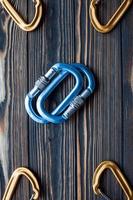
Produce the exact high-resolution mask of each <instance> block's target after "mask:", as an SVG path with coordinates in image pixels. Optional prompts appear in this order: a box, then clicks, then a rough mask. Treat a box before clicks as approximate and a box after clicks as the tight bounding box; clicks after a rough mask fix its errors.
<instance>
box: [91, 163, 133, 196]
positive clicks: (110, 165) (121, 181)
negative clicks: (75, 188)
mask: <svg viewBox="0 0 133 200" xmlns="http://www.w3.org/2000/svg"><path fill="white" fill-rule="evenodd" d="M107 169H109V170H111V172H112V173H113V175H114V176H115V178H116V180H117V181H118V183H119V185H120V186H121V188H122V190H123V191H124V193H125V195H126V197H127V200H133V191H132V189H131V187H130V186H129V184H128V182H127V180H126V179H125V177H124V175H123V174H122V172H121V170H120V169H119V167H118V166H117V165H116V164H115V163H114V162H112V161H104V162H102V163H101V164H100V165H99V166H98V167H97V168H96V170H95V172H94V175H93V191H94V193H95V194H96V195H100V196H102V197H104V198H105V199H106V200H110V199H109V198H108V197H107V196H106V195H105V194H104V193H103V192H102V191H101V189H100V188H99V186H100V178H101V176H102V174H103V172H104V171H105V170H107Z"/></svg>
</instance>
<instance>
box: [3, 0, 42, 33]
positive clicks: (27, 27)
mask: <svg viewBox="0 0 133 200" xmlns="http://www.w3.org/2000/svg"><path fill="white" fill-rule="evenodd" d="M0 2H1V4H2V6H3V7H4V9H5V10H6V11H7V13H8V14H9V15H10V16H11V18H12V19H13V20H14V22H15V23H16V24H17V25H18V26H19V27H20V28H21V29H22V30H24V31H27V32H29V31H33V30H34V29H35V28H36V27H37V26H38V24H39V22H40V20H41V17H42V3H41V1H40V0H37V2H36V3H35V16H34V18H33V20H32V22H31V23H26V22H25V21H24V20H23V18H22V17H21V16H20V15H19V13H18V12H17V11H16V10H15V8H14V7H13V6H12V5H11V3H10V2H9V1H8V0H0Z"/></svg>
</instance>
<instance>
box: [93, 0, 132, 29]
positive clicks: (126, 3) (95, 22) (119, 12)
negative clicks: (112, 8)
mask: <svg viewBox="0 0 133 200" xmlns="http://www.w3.org/2000/svg"><path fill="white" fill-rule="evenodd" d="M99 2H100V0H91V4H90V20H91V23H92V25H93V27H94V28H95V29H96V30H97V31H98V32H101V33H108V32H110V31H111V30H112V29H113V28H114V27H115V26H116V25H117V23H118V22H119V21H120V19H121V18H122V16H123V15H124V14H125V12H126V11H127V9H128V8H129V6H130V5H131V3H132V2H133V0H124V1H123V3H122V4H121V5H120V7H119V8H118V9H117V11H116V12H115V13H114V15H113V16H112V17H111V19H110V20H109V21H108V23H107V24H106V25H102V24H101V23H100V22H99V20H98V18H97V13H96V10H97V5H98V3H99Z"/></svg>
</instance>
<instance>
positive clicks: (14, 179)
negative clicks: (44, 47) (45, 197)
mask: <svg viewBox="0 0 133 200" xmlns="http://www.w3.org/2000/svg"><path fill="white" fill-rule="evenodd" d="M21 176H25V177H26V178H27V179H28V180H29V181H30V183H31V185H32V189H33V192H34V193H33V194H32V196H31V198H30V200H33V199H35V200H36V199H38V198H39V192H40V189H39V184H38V181H37V179H36V177H35V176H34V175H33V173H32V172H31V171H30V170H29V169H27V168H24V167H20V168H17V169H16V170H15V171H14V172H13V174H12V176H11V178H10V180H9V182H8V185H7V187H6V190H5V193H4V196H3V198H2V200H11V199H12V196H13V193H14V191H15V189H16V186H17V184H18V181H19V179H20V178H21Z"/></svg>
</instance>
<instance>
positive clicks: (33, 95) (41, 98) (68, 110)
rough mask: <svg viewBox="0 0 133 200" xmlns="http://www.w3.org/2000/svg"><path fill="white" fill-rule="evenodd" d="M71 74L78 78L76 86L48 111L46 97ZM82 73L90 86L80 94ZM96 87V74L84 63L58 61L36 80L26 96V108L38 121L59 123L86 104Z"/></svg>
mask: <svg viewBox="0 0 133 200" xmlns="http://www.w3.org/2000/svg"><path fill="white" fill-rule="evenodd" d="M69 74H72V75H73V76H74V78H75V80H76V84H75V86H74V88H73V89H72V91H71V92H70V93H69V94H68V96H67V97H66V98H65V99H64V100H63V101H62V102H61V103H60V104H59V105H58V106H57V107H56V109H55V110H54V111H53V112H52V113H48V112H47V111H46V109H45V104H44V103H45V101H46V99H47V98H48V96H49V95H50V94H51V93H52V92H53V90H54V89H55V88H56V87H57V86H58V85H59V84H60V83H61V81H63V80H64V79H65V78H66V77H67V76H68V75H69ZM82 74H83V75H85V76H86V78H87V80H88V87H87V88H86V89H85V90H84V91H83V92H82V93H81V94H80V95H79V93H80V91H81V90H82V88H83V76H82ZM94 88H95V80H94V76H93V74H92V73H91V72H90V71H89V70H88V68H87V67H85V66H84V65H82V64H71V65H70V64H63V63H58V64H55V65H54V66H53V67H52V68H50V70H49V71H48V72H47V73H46V74H45V76H41V77H40V79H39V80H38V81H36V83H35V86H34V88H33V89H32V90H31V91H30V92H29V93H28V94H27V96H26V98H25V108H26V110H27V113H28V114H29V116H30V117H31V118H32V119H33V120H34V121H36V122H38V123H43V124H47V123H49V122H51V123H54V124H59V123H62V122H64V121H66V120H67V119H68V118H69V117H70V116H71V115H72V114H73V113H75V112H76V110H78V109H79V108H80V107H81V106H82V105H83V104H84V101H85V100H86V98H87V97H88V96H90V94H91V93H93V91H94Z"/></svg>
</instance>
